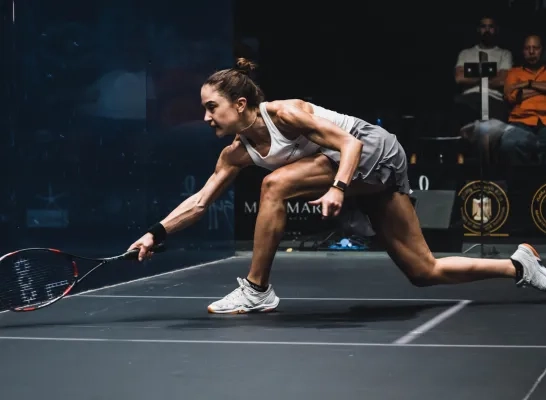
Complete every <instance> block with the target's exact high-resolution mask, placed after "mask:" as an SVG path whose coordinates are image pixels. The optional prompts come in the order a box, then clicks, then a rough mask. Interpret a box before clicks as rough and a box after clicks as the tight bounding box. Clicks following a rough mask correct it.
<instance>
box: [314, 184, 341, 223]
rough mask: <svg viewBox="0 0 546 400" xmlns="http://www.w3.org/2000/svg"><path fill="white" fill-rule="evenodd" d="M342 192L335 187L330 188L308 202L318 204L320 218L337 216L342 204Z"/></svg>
mask: <svg viewBox="0 0 546 400" xmlns="http://www.w3.org/2000/svg"><path fill="white" fill-rule="evenodd" d="M344 198H345V195H344V193H343V192H342V191H341V190H339V189H336V188H331V189H330V190H328V192H326V194H325V195H324V196H322V197H321V198H320V199H317V200H313V201H310V202H309V204H312V205H320V206H321V211H322V218H323V219H325V218H330V217H337V216H338V215H339V213H340V212H341V207H342V206H343V200H344Z"/></svg>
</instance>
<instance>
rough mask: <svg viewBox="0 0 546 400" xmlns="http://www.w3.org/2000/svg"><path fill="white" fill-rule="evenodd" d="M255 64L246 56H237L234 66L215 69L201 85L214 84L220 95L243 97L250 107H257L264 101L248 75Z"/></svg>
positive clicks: (234, 98)
mask: <svg viewBox="0 0 546 400" xmlns="http://www.w3.org/2000/svg"><path fill="white" fill-rule="evenodd" d="M256 67H257V65H256V64H255V63H253V62H251V61H249V60H247V59H246V58H238V59H237V63H236V64H235V67H234V68H229V69H223V70H221V71H217V72H215V73H214V74H212V75H211V76H209V77H208V78H207V80H205V83H204V84H203V85H210V86H214V87H215V88H216V90H218V91H219V92H220V93H221V94H222V95H224V96H225V97H227V98H228V99H230V100H231V101H236V100H237V99H238V98H239V97H244V98H245V99H246V101H247V105H248V107H250V108H257V107H258V105H259V104H260V103H261V102H262V101H264V98H265V96H264V94H263V92H262V90H261V89H260V88H259V87H258V85H256V83H254V81H253V80H252V78H251V77H250V75H251V73H252V72H253V71H254V70H255V69H256Z"/></svg>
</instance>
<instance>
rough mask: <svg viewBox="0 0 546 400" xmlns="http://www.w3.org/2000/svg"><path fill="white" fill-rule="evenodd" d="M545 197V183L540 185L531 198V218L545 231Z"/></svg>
mask: <svg viewBox="0 0 546 400" xmlns="http://www.w3.org/2000/svg"><path fill="white" fill-rule="evenodd" d="M545 197H546V184H544V185H542V186H541V187H540V188H539V189H538V190H537V191H536V192H535V194H534V195H533V200H531V218H532V219H533V222H534V223H535V226H536V227H537V228H538V229H540V230H541V231H542V232H544V233H546V218H544V212H543V210H544V207H545V206H546V204H544V198H545Z"/></svg>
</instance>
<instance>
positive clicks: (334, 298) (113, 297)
mask: <svg viewBox="0 0 546 400" xmlns="http://www.w3.org/2000/svg"><path fill="white" fill-rule="evenodd" d="M79 296H80V297H94V298H112V299H116V298H119V299H150V300H153V299H159V300H216V299H219V298H221V297H222V296H146V295H142V296H141V295H124V294H119V295H118V294H96V295H93V294H90V295H87V294H81V295H79ZM281 300H290V301H400V302H403V301H415V302H427V301H429V302H433V303H455V302H457V303H459V302H464V301H468V302H470V300H461V299H393V298H386V299H383V298H362V297H281Z"/></svg>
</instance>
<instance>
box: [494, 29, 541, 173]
mask: <svg viewBox="0 0 546 400" xmlns="http://www.w3.org/2000/svg"><path fill="white" fill-rule="evenodd" d="M523 58H524V61H523V65H521V66H518V67H514V68H512V69H510V71H509V72H508V74H507V76H506V83H505V88H504V95H505V98H506V100H507V102H508V103H509V104H510V105H511V106H512V107H513V108H512V110H511V112H510V115H509V118H508V123H509V124H510V125H511V126H513V127H514V128H517V129H511V130H509V131H507V132H506V133H505V134H504V135H503V138H502V143H501V151H502V153H504V154H505V155H506V156H507V157H508V159H509V160H510V161H511V163H512V164H517V165H521V164H527V165H528V164H530V163H541V164H545V163H546V154H545V153H546V151H545V150H546V126H545V123H546V66H545V63H544V61H543V60H542V40H541V38H540V37H539V36H537V35H529V36H527V37H526V38H525V40H524V44H523Z"/></svg>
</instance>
